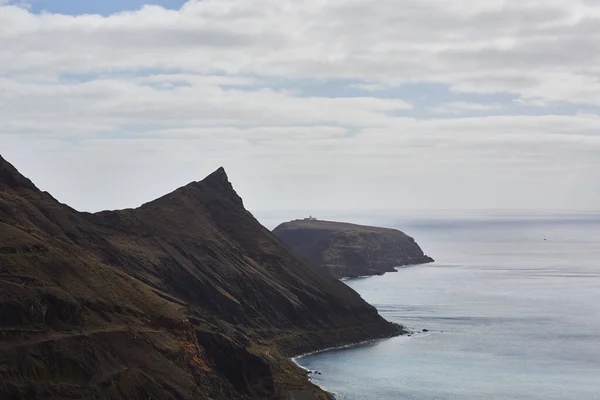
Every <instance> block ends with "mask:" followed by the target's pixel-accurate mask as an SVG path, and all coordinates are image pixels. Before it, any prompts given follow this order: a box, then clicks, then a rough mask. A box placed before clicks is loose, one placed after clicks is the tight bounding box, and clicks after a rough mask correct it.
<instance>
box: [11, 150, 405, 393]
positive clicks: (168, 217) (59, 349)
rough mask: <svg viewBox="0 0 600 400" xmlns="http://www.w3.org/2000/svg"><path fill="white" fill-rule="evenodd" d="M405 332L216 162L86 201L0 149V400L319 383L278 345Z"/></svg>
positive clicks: (327, 343)
mask: <svg viewBox="0 0 600 400" xmlns="http://www.w3.org/2000/svg"><path fill="white" fill-rule="evenodd" d="M399 333H402V329H401V327H399V326H397V325H394V324H391V323H389V322H387V321H385V320H384V319H382V318H381V317H380V316H379V315H378V314H377V311H376V310H375V308H373V307H372V306H370V305H369V304H367V303H366V302H364V301H363V300H362V299H361V298H360V296H359V295H358V294H356V293H355V292H354V291H353V290H351V289H350V288H349V287H347V286H346V285H344V284H343V283H341V282H339V281H338V280H336V279H335V278H333V277H331V276H330V275H328V274H326V273H324V272H322V271H320V270H317V269H315V268H312V267H310V266H308V265H307V264H306V263H305V262H304V261H302V260H300V259H299V258H297V257H296V256H295V255H294V254H292V252H291V251H289V249H288V248H287V247H285V246H284V245H283V244H281V242H280V241H279V240H278V239H277V238H276V237H274V236H273V235H272V234H271V233H270V232H269V231H268V230H267V229H266V228H264V227H263V226H262V225H260V223H259V222H258V221H256V220H255V219H254V217H253V216H252V215H251V214H250V213H249V212H248V211H246V210H245V209H244V207H243V202H242V200H241V198H240V197H239V196H238V195H237V194H236V192H235V190H234V189H233V187H232V186H231V184H230V183H229V180H228V178H227V175H226V174H225V171H224V170H223V169H222V168H220V169H218V170H217V171H215V172H214V173H213V174H211V175H210V176H208V177H207V178H206V179H204V180H203V181H200V182H193V183H190V184H189V185H187V186H184V187H182V188H179V189H177V190H175V191H174V192H173V193H170V194H168V195H166V196H164V197H161V198H160V199H157V200H155V201H152V202H150V203H147V204H144V205H143V206H141V207H140V208H137V209H130V210H122V211H104V212H100V213H96V214H90V213H81V212H77V211H75V210H73V209H72V208H70V207H68V206H66V205H64V204H61V203H59V202H58V201H56V200H55V199H54V198H53V197H52V196H51V195H50V194H48V193H45V192H41V191H39V190H38V189H37V188H36V187H35V185H34V184H33V183H32V182H31V181H30V180H29V179H27V178H25V177H23V176H22V175H21V174H19V173H18V171H17V170H16V169H15V168H14V167H13V166H12V165H10V164H9V163H8V162H6V161H5V160H4V159H3V158H1V157H0V360H2V363H1V366H0V398H1V399H5V398H32V399H44V398H53V399H75V398H78V399H87V398H106V399H126V400H130V399H131V400H133V399H147V398H152V399H193V398H214V399H231V400H236V399H278V398H288V397H289V396H288V393H289V392H290V390H295V391H302V390H308V391H313V390H314V391H316V393H319V398H325V396H326V395H325V393H324V392H322V391H320V390H319V389H318V388H315V387H314V386H313V385H312V384H310V383H309V382H308V379H307V377H306V374H305V373H304V371H302V370H301V369H299V368H297V367H296V366H295V365H294V364H293V363H292V362H291V361H290V360H288V359H287V357H288V356H291V355H295V354H300V353H305V352H308V351H314V350H318V349H323V348H327V347H333V346H339V345H344V344H348V343H353V342H357V341H361V340H366V339H370V338H377V337H388V336H393V335H396V334H399Z"/></svg>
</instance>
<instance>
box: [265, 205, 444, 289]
mask: <svg viewBox="0 0 600 400" xmlns="http://www.w3.org/2000/svg"><path fill="white" fill-rule="evenodd" d="M273 233H274V234H275V236H277V237H278V238H279V239H280V240H281V241H282V242H283V243H285V244H286V245H287V246H288V247H289V248H290V249H292V250H293V251H294V252H295V253H296V254H298V255H300V256H301V257H303V258H304V259H306V260H307V261H309V262H310V263H312V264H313V265H316V266H319V267H321V268H323V269H325V270H327V271H328V272H329V273H331V274H332V275H333V276H335V277H337V278H343V277H358V276H365V275H381V274H384V273H386V272H393V271H395V268H396V267H400V266H404V265H414V264H424V263H430V262H433V259H432V258H431V257H429V256H427V255H425V254H424V253H423V250H421V248H420V247H419V245H418V244H417V243H416V242H415V240H414V239H413V238H412V237H410V236H408V235H406V234H405V233H403V232H401V231H399V230H397V229H388V228H378V227H373V226H363V225H356V224H350V223H344V222H332V221H320V220H317V219H315V218H312V217H311V218H306V219H298V220H294V221H290V222H285V223H283V224H281V225H279V226H278V227H277V228H275V229H274V230H273Z"/></svg>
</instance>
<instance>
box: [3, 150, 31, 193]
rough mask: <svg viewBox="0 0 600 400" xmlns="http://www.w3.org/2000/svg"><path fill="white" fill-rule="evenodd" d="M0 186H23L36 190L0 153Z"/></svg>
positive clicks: (13, 187)
mask: <svg viewBox="0 0 600 400" xmlns="http://www.w3.org/2000/svg"><path fill="white" fill-rule="evenodd" d="M0 187H2V188H8V189H17V188H25V189H31V190H38V189H37V188H36V187H35V185H34V184H33V183H32V182H31V181H30V180H29V179H27V178H25V177H24V176H23V175H21V173H19V171H17V169H16V168H15V167H13V165H12V164H11V163H9V162H8V161H6V160H5V159H4V158H2V156H1V155H0Z"/></svg>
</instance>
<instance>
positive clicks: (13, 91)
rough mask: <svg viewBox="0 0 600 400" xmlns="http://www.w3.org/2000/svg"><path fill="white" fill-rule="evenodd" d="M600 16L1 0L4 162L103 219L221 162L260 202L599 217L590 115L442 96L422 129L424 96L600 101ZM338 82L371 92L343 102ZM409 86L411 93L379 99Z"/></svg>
mask: <svg viewBox="0 0 600 400" xmlns="http://www.w3.org/2000/svg"><path fill="white" fill-rule="evenodd" d="M599 20H600V7H598V6H595V5H593V4H592V3H590V2H585V1H581V0H550V1H540V0H519V1H516V0H495V1H484V2H472V1H467V0H457V1H452V2H448V1H442V0H419V1H417V0H403V1H396V0H393V1H392V0H381V1H379V2H378V3H377V6H373V3H372V2H370V1H366V0H307V1H303V2H293V1H291V0H283V1H272V0H247V1H239V0H204V1H190V2H188V3H187V4H185V5H184V6H183V7H182V8H181V9H180V10H165V9H163V8H161V7H157V6H146V7H144V8H142V9H141V10H139V11H134V12H123V13H119V14H114V15H111V16H108V17H102V16H99V15H83V16H76V17H75V16H67V15H56V14H51V13H45V14H41V15H35V14H33V13H31V12H30V11H28V10H26V9H23V8H20V7H15V6H10V5H4V6H2V7H1V8H0V121H1V122H0V152H1V153H2V154H3V155H4V156H5V157H7V158H8V159H10V160H11V161H14V163H15V164H17V166H18V167H20V168H21V169H22V170H23V172H25V173H27V174H28V175H30V176H31V177H32V178H33V179H34V180H35V181H36V182H38V183H39V184H40V186H41V187H43V188H44V189H48V190H50V191H52V192H53V193H54V194H56V196H57V197H59V198H60V199H61V200H63V201H66V202H69V203H72V204H73V205H75V206H76V207H79V208H83V209H92V210H94V209H99V208H104V207H122V206H134V205H137V204H139V203H141V202H143V201H146V200H149V199H151V198H153V197H155V196H158V195H160V194H162V193H164V192H166V191H167V190H170V189H172V188H174V187H176V186H178V185H181V184H185V183H186V182H188V181H190V180H197V179H200V178H201V177H202V176H203V175H205V174H206V173H208V172H211V170H213V169H215V168H216V167H217V166H218V165H221V164H224V165H225V166H226V168H227V169H228V170H229V172H230V175H231V178H232V180H233V181H234V183H235V185H236V187H237V188H238V189H239V191H240V193H241V194H242V195H243V196H244V198H245V199H246V203H247V204H248V205H249V206H250V207H251V208H262V209H266V208H269V209H270V208H301V207H307V208H311V207H313V208H317V209H323V208H327V207H337V208H340V209H358V208H361V207H364V205H367V207H370V208H374V209H376V208H423V207H425V208H427V207H429V208H501V207H512V208H517V207H520V208H527V207H530V208H536V207H538V206H539V207H545V208H553V207H565V208H595V207H597V204H599V201H600V188H598V186H597V185H596V184H595V180H596V178H595V177H596V176H597V175H598V173H600V170H599V167H598V163H597V155H598V153H599V152H600V118H599V117H598V116H597V115H594V114H576V115H570V116H569V115H545V116H519V115H516V116H515V115H512V116H509V115H505V116H490V114H494V113H495V112H496V111H498V110H501V107H504V106H506V104H500V102H497V103H498V104H496V103H495V102H494V103H493V104H489V102H487V103H473V102H459V101H453V100H447V101H446V100H445V103H444V104H441V105H439V106H433V105H427V106H426V107H425V108H427V109H428V110H429V109H433V111H435V113H436V114H437V115H436V117H437V118H434V119H430V120H420V119H418V118H416V116H418V115H419V112H420V111H423V110H421V109H420V108H419V107H420V106H419V105H418V103H419V102H418V101H416V100H417V99H418V98H419V97H420V96H421V94H420V93H418V88H419V84H433V85H442V86H443V85H446V86H448V87H449V88H450V89H451V90H452V91H453V92H468V93H492V94H503V95H506V94H510V95H511V97H515V98H516V99H517V100H515V103H516V104H521V105H526V106H535V107H539V108H540V109H542V108H543V107H545V106H546V105H547V104H551V103H552V104H559V103H566V104H570V105H571V106H573V107H577V105H580V104H587V105H588V109H594V107H596V108H597V107H600V67H598V65H600V64H599V63H598V61H599V60H598V57H597V54H600V51H599V50H600V44H599V43H600V28H598V27H599V26H600V24H599V22H600V21H599ZM306 80H310V81H314V80H316V81H319V82H322V83H323V89H320V90H322V93H312V94H311V95H310V96H307V95H306V94H305V93H303V92H302V91H301V90H300V87H301V84H302V82H304V81H306ZM334 80H336V81H337V82H338V83H339V82H340V81H341V80H343V82H349V83H348V85H349V86H353V88H354V89H356V88H359V89H363V90H368V91H370V93H368V96H363V97H336V95H335V94H330V93H329V92H328V91H327V90H328V89H327V83H331V82H333V81H334ZM282 82H283V83H282ZM404 83H411V84H412V85H413V86H414V87H416V89H414V90H415V91H417V93H414V94H412V97H407V98H405V99H392V98H378V97H377V96H378V92H379V91H380V90H382V89H385V88H393V87H394V86H397V85H401V84H404ZM317 92H318V91H317ZM388 95H389V94H388ZM407 96H408V94H407ZM505 97H506V96H505ZM447 116H451V117H452V118H445V117H447ZM456 117H461V118H456Z"/></svg>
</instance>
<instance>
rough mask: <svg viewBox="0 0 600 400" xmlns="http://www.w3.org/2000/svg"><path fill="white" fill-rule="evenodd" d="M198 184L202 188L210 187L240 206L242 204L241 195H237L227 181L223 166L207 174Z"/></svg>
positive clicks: (214, 191)
mask: <svg viewBox="0 0 600 400" xmlns="http://www.w3.org/2000/svg"><path fill="white" fill-rule="evenodd" d="M199 185H200V186H201V187H202V188H206V189H210V190H211V191H212V192H213V193H215V194H218V195H220V196H223V197H225V198H228V199H230V200H232V201H233V202H234V203H236V204H238V205H240V206H242V207H243V205H244V204H243V201H242V199H241V197H240V196H238V194H237V193H236V191H235V189H234V188H233V185H232V184H231V182H229V177H228V176H227V173H226V172H225V168H223V167H219V168H218V169H217V170H216V171H215V172H213V173H212V174H210V175H208V176H207V177H206V178H204V179H203V180H202V181H200V182H199Z"/></svg>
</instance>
